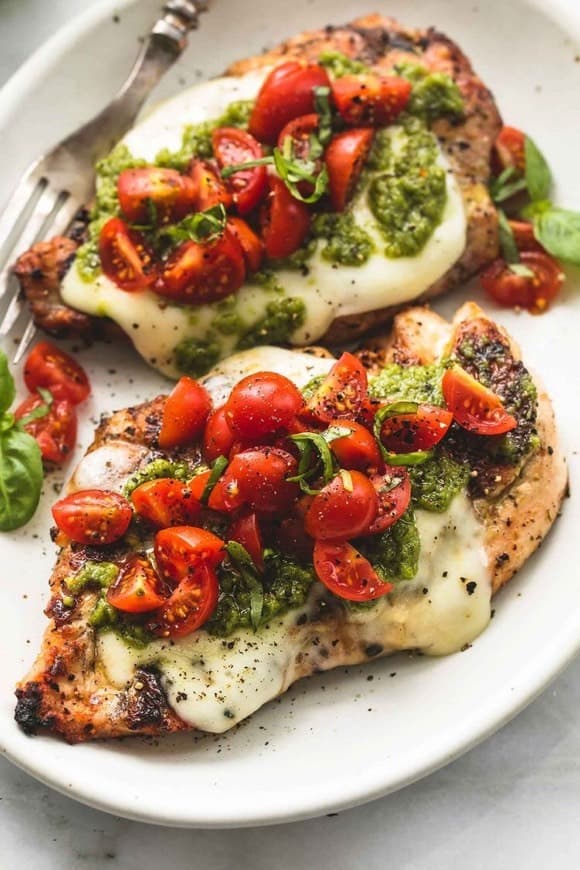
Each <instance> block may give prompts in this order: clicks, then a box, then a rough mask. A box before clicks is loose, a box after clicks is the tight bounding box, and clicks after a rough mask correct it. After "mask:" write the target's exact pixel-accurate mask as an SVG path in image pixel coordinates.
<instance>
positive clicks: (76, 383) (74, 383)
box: [24, 341, 91, 405]
mask: <svg viewBox="0 0 580 870" xmlns="http://www.w3.org/2000/svg"><path fill="white" fill-rule="evenodd" d="M24 383H25V384H26V386H27V387H28V389H29V390H30V392H31V393H34V392H35V391H36V390H37V389H38V388H39V387H43V388H44V389H45V390H50V392H51V393H52V395H53V396H54V398H55V399H68V401H69V402H71V403H72V404H73V405H79V404H80V403H81V402H84V401H85V399H87V398H88V396H89V395H90V392H91V385H90V384H89V379H88V377H87V373H86V372H85V370H84V369H83V367H82V366H81V365H79V363H78V362H77V361H76V360H75V359H73V358H72V356H70V355H69V354H68V353H65V352H64V350H60V348H58V347H56V345H54V344H52V342H50V341H39V342H38V344H37V345H35V346H34V347H33V348H32V350H31V351H30V353H29V354H28V358H27V360H26V362H25V363H24Z"/></svg>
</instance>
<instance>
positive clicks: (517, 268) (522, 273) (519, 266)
mask: <svg viewBox="0 0 580 870" xmlns="http://www.w3.org/2000/svg"><path fill="white" fill-rule="evenodd" d="M510 272H513V274H514V275H517V276H518V278H534V277H535V273H534V271H533V270H532V269H530V268H529V266H524V264H523V263H510Z"/></svg>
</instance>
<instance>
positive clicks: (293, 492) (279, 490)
mask: <svg viewBox="0 0 580 870" xmlns="http://www.w3.org/2000/svg"><path fill="white" fill-rule="evenodd" d="M297 467H298V464H297V462H296V460H295V459H294V457H293V456H292V455H291V454H290V453H287V452H286V451H285V450H281V449H280V448H278V447H256V448H254V449H253V450H243V451H242V452H241V453H237V454H236V455H235V456H234V458H233V459H232V461H231V462H230V464H229V465H228V467H227V469H226V470H225V472H224V474H223V475H222V477H221V478H220V479H219V480H218V482H217V483H216V485H215V487H214V488H213V490H212V493H211V495H210V497H209V507H210V508H212V509H213V510H219V511H226V512H227V511H234V510H237V509H238V508H239V507H242V505H248V507H250V508H251V509H252V510H255V511H258V512H260V513H278V512H280V511H284V510H288V508H289V506H290V505H291V504H292V502H293V501H294V499H295V497H296V496H297V494H298V486H297V484H295V483H289V482H288V481H287V480H286V478H287V477H292V476H293V475H295V474H296V471H297Z"/></svg>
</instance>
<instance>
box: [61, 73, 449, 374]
mask: <svg viewBox="0 0 580 870" xmlns="http://www.w3.org/2000/svg"><path fill="white" fill-rule="evenodd" d="M266 72H267V70H266V71H253V72H250V73H248V74H246V75H244V76H240V77H228V78H221V79H214V80H212V81H209V82H205V83H204V84H201V85H198V86H196V87H194V88H190V89H188V90H186V91H184V92H183V93H181V94H178V95H177V96H176V97H174V98H173V99H171V100H168V101H167V102H165V103H162V104H161V105H159V106H158V107H156V108H154V109H153V110H152V111H151V112H150V114H149V115H148V116H147V117H146V118H145V119H144V120H143V121H142V122H141V123H140V124H138V125H137V126H136V127H135V128H134V129H133V130H131V131H130V132H129V133H128V134H127V136H126V137H125V139H124V141H125V143H126V144H127V145H128V147H129V148H130V150H131V151H132V153H133V154H134V155H135V156H137V157H143V158H144V159H146V160H151V161H152V160H153V159H154V157H155V155H156V154H157V152H158V151H159V150H160V149H161V148H164V147H168V148H170V149H177V148H179V147H180V145H181V135H182V130H183V127H184V125H186V124H190V123H193V124H195V123H198V122H200V121H204V120H211V119H213V118H216V117H218V116H219V115H220V114H221V113H222V112H223V111H224V109H225V108H226V107H227V105H228V104H229V103H230V102H232V101H233V100H239V99H249V98H252V97H255V95H256V93H257V91H258V89H259V87H260V84H261V83H262V81H263V78H264V76H265V75H266ZM391 135H392V136H393V137H394V144H395V147H396V140H397V136H398V135H400V134H399V130H398V128H397V127H393V128H392V131H391ZM438 160H439V163H440V164H441V165H442V166H443V167H444V168H446V169H447V170H448V171H447V202H446V206H445V210H444V214H443V219H442V221H441V223H440V224H439V226H438V227H436V229H435V230H434V232H433V234H432V235H431V237H430V239H429V240H428V242H427V244H426V245H425V247H424V248H423V250H422V251H421V252H420V253H419V254H417V256H415V257H399V258H396V259H390V258H387V257H385V256H384V255H383V254H382V253H381V252H382V250H383V248H384V239H383V238H382V236H381V232H380V229H379V227H378V225H377V222H376V220H375V218H374V216H373V214H372V212H371V211H370V209H369V207H368V204H367V201H366V193H365V191H362V192H361V193H360V195H359V196H358V198H357V199H356V200H355V202H354V203H353V209H352V210H353V216H354V219H355V222H356V224H357V225H358V226H360V227H362V228H364V229H365V230H366V231H367V232H368V234H369V235H370V236H371V238H372V239H373V241H374V242H375V245H376V251H375V253H373V254H372V255H371V256H370V258H369V259H368V261H367V262H366V263H364V264H363V265H361V266H342V265H341V266H338V267H337V266H336V264H332V263H329V262H328V261H327V260H325V259H324V258H323V256H322V249H323V247H324V243H323V242H322V241H319V242H318V243H317V247H316V249H315V251H314V253H313V254H312V256H311V258H310V259H309V260H308V275H307V276H304V275H303V274H302V273H301V272H300V271H293V270H280V271H279V272H277V273H276V280H277V281H278V283H279V284H280V286H281V287H283V288H284V293H285V295H286V296H291V297H296V298H299V299H301V300H303V301H304V303H305V306H306V318H305V321H304V323H303V325H302V326H301V327H300V328H298V329H297V330H296V331H295V332H294V333H293V334H292V335H291V336H290V341H291V343H292V344H296V345H300V344H305V343H310V342H313V341H316V340H317V339H319V338H320V337H321V336H323V335H324V334H325V333H326V331H327V330H328V328H329V326H330V325H331V324H332V322H333V321H334V320H335V318H337V317H340V316H344V315H352V314H360V313H363V312H367V311H374V310H377V309H380V308H383V307H385V306H391V305H400V304H403V303H405V302H409V301H412V300H413V299H416V298H417V297H418V296H420V295H421V293H423V292H424V291H425V290H426V289H427V288H428V287H430V286H431V285H432V284H433V283H434V282H435V281H437V280H438V279H439V278H440V277H441V276H442V275H443V274H444V273H445V272H446V271H447V270H448V269H449V268H450V267H451V266H452V265H453V264H454V263H455V262H456V261H457V260H458V259H459V257H460V256H461V254H462V252H463V250H464V247H465V238H466V218H465V211H464V206H463V200H462V197H461V193H460V191H459V188H458V185H457V182H456V180H455V177H454V175H453V173H452V172H451V170H449V167H448V165H447V162H446V160H445V158H444V156H443V154H442V153H440V155H439V158H438ZM62 295H63V298H64V300H65V302H66V303H67V304H69V305H71V306H72V307H73V308H77V309H79V310H81V311H84V312H86V313H88V314H92V315H95V316H100V317H105V316H106V317H110V318H112V319H113V320H114V321H116V323H118V324H119V326H120V327H121V328H122V329H123V330H124V331H125V332H126V333H127V334H128V335H129V336H130V338H131V340H132V341H133V343H134V345H135V347H136V348H137V350H138V351H139V353H140V354H141V355H142V356H143V357H144V358H145V359H146V360H147V361H148V362H149V363H150V364H151V365H153V366H154V367H155V368H157V369H159V370H160V371H162V372H164V373H166V374H168V375H169V376H172V377H173V376H176V375H177V374H178V372H177V371H176V368H175V365H174V361H173V354H174V348H175V347H176V345H177V344H179V342H180V341H183V340H184V339H193V340H203V339H205V338H206V337H207V335H208V332H210V331H212V330H213V327H212V320H213V318H214V317H215V314H216V310H215V307H214V306H211V305H202V306H199V307H196V308H195V311H194V313H193V312H192V309H191V308H184V307H181V306H178V305H168V304H167V300H164V299H162V298H161V297H159V296H158V295H157V294H155V293H153V292H152V291H144V292H141V293H124V292H123V291H122V290H120V289H119V288H118V287H116V285H115V284H113V283H112V282H111V281H109V280H108V279H107V278H106V277H105V276H104V275H100V276H99V277H98V278H96V279H95V280H93V281H91V282H87V281H84V280H83V279H82V278H81V277H80V275H79V273H78V271H77V269H76V268H74V267H73V268H71V269H70V270H69V271H68V273H67V275H66V276H65V279H64V282H63V288H62ZM276 298H278V296H277V294H276V293H275V292H273V291H272V290H271V289H268V288H266V287H263V286H259V285H257V284H253V283H252V282H251V280H250V281H248V282H247V283H246V284H245V285H244V286H243V287H242V288H241V289H240V290H239V291H238V294H237V303H236V310H237V312H238V313H239V314H240V316H241V317H242V318H243V321H244V322H245V323H246V324H247V325H248V326H251V325H252V324H255V323H256V322H257V321H259V320H260V318H261V317H263V316H264V314H265V312H266V307H267V305H268V303H269V302H271V301H275V300H276ZM213 331H215V330H213ZM216 338H217V339H218V340H219V342H220V346H221V352H222V356H227V355H228V354H229V353H231V352H232V351H233V350H234V349H235V344H236V340H237V336H235V335H230V336H227V335H220V334H219V333H218V334H216Z"/></svg>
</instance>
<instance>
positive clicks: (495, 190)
mask: <svg viewBox="0 0 580 870" xmlns="http://www.w3.org/2000/svg"><path fill="white" fill-rule="evenodd" d="M526 188H527V182H526V179H525V178H523V176H522V175H520V174H519V172H518V171H517V169H516V168H515V166H508V167H506V169H504V170H503V172H501V173H500V174H499V175H498V177H497V178H494V180H493V181H492V182H491V185H490V188H489V192H490V194H491V198H492V199H493V201H494V202H495V203H500V202H505V200H506V199H511V197H512V196H515V194H516V193H521V192H522V191H523V190H526Z"/></svg>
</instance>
